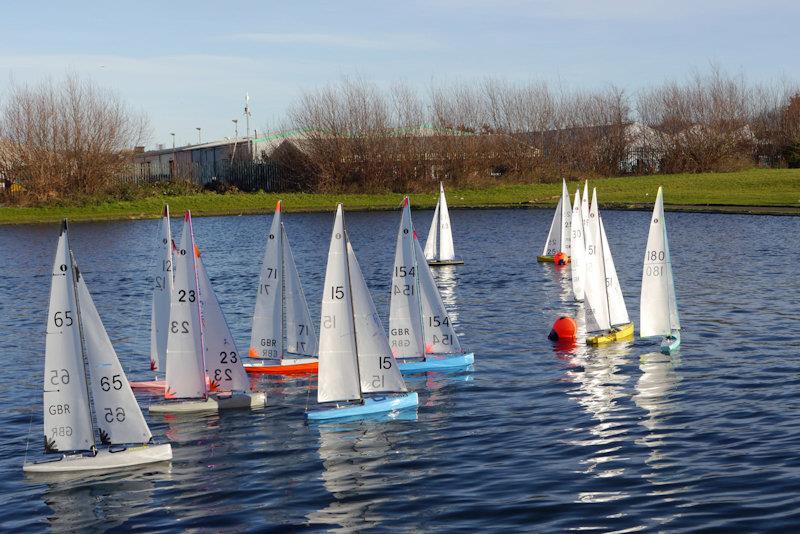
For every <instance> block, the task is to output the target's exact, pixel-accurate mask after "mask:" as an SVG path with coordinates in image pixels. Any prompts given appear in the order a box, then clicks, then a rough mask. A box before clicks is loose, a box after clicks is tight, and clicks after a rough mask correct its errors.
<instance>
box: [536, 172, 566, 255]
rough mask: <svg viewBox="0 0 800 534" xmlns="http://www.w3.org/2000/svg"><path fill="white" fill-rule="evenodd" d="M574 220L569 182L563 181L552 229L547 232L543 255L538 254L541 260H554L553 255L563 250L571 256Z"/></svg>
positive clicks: (551, 224) (551, 225)
mask: <svg viewBox="0 0 800 534" xmlns="http://www.w3.org/2000/svg"><path fill="white" fill-rule="evenodd" d="M571 221H572V206H571V205H570V203H569V191H568V190H567V182H566V181H565V180H562V181H561V198H559V199H558V204H557V205H556V212H555V214H553V220H552V222H551V223H550V231H549V232H548V233H547V241H546V242H545V244H544V249H543V250H542V255H541V256H537V257H536V260H537V261H539V262H551V263H552V262H553V261H554V260H553V257H554V256H555V255H556V254H558V253H559V252H562V253H564V254H566V255H567V257H568V258H569V256H570V225H571Z"/></svg>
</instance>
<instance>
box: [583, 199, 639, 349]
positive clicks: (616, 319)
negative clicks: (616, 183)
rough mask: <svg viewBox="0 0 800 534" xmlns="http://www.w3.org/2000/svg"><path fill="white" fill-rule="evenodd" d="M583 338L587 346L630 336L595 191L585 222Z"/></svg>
mask: <svg viewBox="0 0 800 534" xmlns="http://www.w3.org/2000/svg"><path fill="white" fill-rule="evenodd" d="M585 237H586V285H585V287H584V296H585V299H586V331H587V332H593V333H594V335H591V336H588V337H587V338H586V343H587V344H589V345H600V344H603V343H610V342H612V341H622V340H625V339H629V338H631V337H633V323H631V322H630V319H629V318H628V310H627V308H626V307H625V300H624V298H623V296H622V288H621V287H620V285H619V278H618V277H617V270H616V268H615V267H614V258H613V257H612V256H611V249H610V248H609V246H608V239H607V238H606V231H605V228H604V227H603V219H602V217H600V212H599V210H598V206H597V190H596V189H594V190H593V191H592V206H591V208H590V209H589V223H588V225H586V232H585Z"/></svg>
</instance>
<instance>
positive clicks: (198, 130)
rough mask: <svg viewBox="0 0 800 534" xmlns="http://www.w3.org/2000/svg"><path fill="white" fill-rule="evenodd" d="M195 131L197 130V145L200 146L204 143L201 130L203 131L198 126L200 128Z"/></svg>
mask: <svg viewBox="0 0 800 534" xmlns="http://www.w3.org/2000/svg"><path fill="white" fill-rule="evenodd" d="M195 130H197V144H198V145H199V144H200V143H202V142H203V141H202V138H201V137H200V130H201V128H200V127H199V126H198V127H196V128H195Z"/></svg>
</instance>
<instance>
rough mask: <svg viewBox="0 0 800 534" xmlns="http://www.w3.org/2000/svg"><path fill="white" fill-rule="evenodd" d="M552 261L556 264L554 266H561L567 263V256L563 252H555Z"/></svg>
mask: <svg viewBox="0 0 800 534" xmlns="http://www.w3.org/2000/svg"><path fill="white" fill-rule="evenodd" d="M553 263H555V264H556V267H563V266H564V265H566V264H568V263H569V256H567V255H566V254H564V253H563V252H556V254H555V255H554V256H553Z"/></svg>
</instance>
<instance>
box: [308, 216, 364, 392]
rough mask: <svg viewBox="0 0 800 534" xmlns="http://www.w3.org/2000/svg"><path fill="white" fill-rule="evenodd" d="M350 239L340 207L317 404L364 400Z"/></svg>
mask: <svg viewBox="0 0 800 534" xmlns="http://www.w3.org/2000/svg"><path fill="white" fill-rule="evenodd" d="M346 240H347V237H346V236H345V232H344V215H343V213H342V205H341V204H339V206H338V207H337V208H336V219H335V221H334V224H333V231H332V232H331V244H330V247H329V249H328V265H327V267H326V269H325V285H324V286H323V293H322V311H321V314H320V315H321V317H320V335H319V373H318V378H317V384H318V386H317V402H332V401H344V400H353V399H360V398H361V388H360V384H359V374H358V360H357V349H356V337H355V325H354V321H353V304H352V295H351V289H350V276H349V274H348V271H349V268H348V260H347V244H346Z"/></svg>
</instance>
